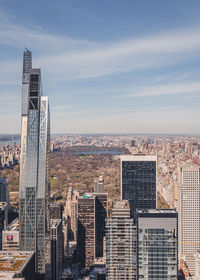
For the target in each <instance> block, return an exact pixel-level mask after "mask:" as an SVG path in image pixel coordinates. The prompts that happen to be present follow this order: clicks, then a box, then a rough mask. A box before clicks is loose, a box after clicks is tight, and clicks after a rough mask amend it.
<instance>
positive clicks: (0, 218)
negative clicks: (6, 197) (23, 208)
mask: <svg viewBox="0 0 200 280" xmlns="http://www.w3.org/2000/svg"><path fill="white" fill-rule="evenodd" d="M7 225H8V204H7V203H6V202H0V250H2V231H3V230H4V228H5V227H6V226H7Z"/></svg>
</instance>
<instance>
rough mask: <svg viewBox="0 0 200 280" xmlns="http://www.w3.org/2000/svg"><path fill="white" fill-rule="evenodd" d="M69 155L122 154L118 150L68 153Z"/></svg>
mask: <svg viewBox="0 0 200 280" xmlns="http://www.w3.org/2000/svg"><path fill="white" fill-rule="evenodd" d="M69 153H70V154H77V155H95V154H98V155H121V154H122V152H121V151H118V150H109V151H106V150H105V151H87V152H69Z"/></svg>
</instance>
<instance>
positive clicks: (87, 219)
mask: <svg viewBox="0 0 200 280" xmlns="http://www.w3.org/2000/svg"><path fill="white" fill-rule="evenodd" d="M95 201H96V199H95V195H94V194H91V195H85V196H80V197H78V232H77V257H78V262H79V263H80V264H81V266H83V267H84V266H85V267H90V266H93V265H94V259H95Z"/></svg>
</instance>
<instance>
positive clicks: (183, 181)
mask: <svg viewBox="0 0 200 280" xmlns="http://www.w3.org/2000/svg"><path fill="white" fill-rule="evenodd" d="M178 214H179V215H178V221H179V255H180V257H181V258H182V259H184V260H185V261H186V264H187V265H188V267H189V270H190V272H191V273H192V274H194V272H195V260H194V254H196V251H197V250H200V167H199V166H198V165H194V164H190V163H186V164H185V165H183V166H182V167H180V168H179V176H178Z"/></svg>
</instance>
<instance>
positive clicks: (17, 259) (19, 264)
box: [0, 251, 34, 279]
mask: <svg viewBox="0 0 200 280" xmlns="http://www.w3.org/2000/svg"><path fill="white" fill-rule="evenodd" d="M33 255H34V252H27V251H0V275H2V273H1V272H17V271H21V269H22V268H23V266H25V265H26V263H27V261H28V260H29V259H30V258H31V257H32V256H33ZM0 279H1V278H0ZM4 279H7V278H4Z"/></svg>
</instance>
